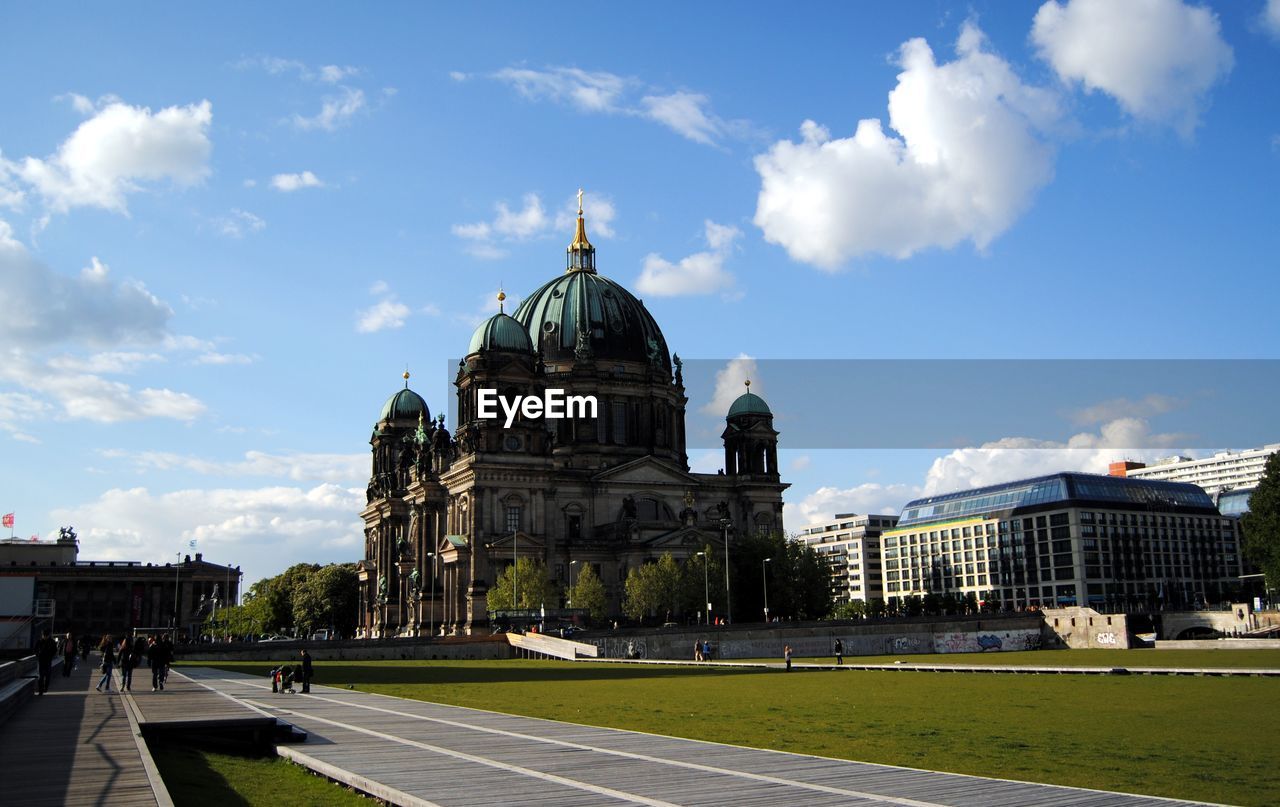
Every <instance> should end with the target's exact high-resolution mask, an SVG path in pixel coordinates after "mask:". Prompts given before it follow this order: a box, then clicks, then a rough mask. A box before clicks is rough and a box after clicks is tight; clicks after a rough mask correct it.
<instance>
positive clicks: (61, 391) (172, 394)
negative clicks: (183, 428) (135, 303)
mask: <svg viewBox="0 0 1280 807" xmlns="http://www.w3.org/2000/svg"><path fill="white" fill-rule="evenodd" d="M3 358H4V361H3V366H0V382H8V383H11V384H15V385H17V386H20V387H22V388H23V389H25V390H26V391H27V392H28V393H35V394H38V395H40V396H43V399H44V400H51V401H53V402H55V403H56V404H57V405H58V406H59V407H60V410H61V412H60V414H61V416H62V417H66V418H70V419H73V420H87V421H91V422H95V423H120V422H125V421H134V420H144V419H149V418H165V419H171V420H181V421H190V420H194V419H195V418H197V417H199V416H200V415H202V414H203V413H204V411H205V408H206V407H205V405H204V403H202V402H201V401H200V400H199V399H197V398H195V397H193V396H191V395H189V394H187V393H185V392H177V391H174V390H171V389H167V388H159V389H157V388H154V387H144V388H142V389H135V388H133V387H132V386H130V385H128V384H126V383H124V382H122V381H117V380H113V379H110V378H106V377H104V376H105V373H94V372H88V371H87V370H86V369H84V368H75V367H71V366H64V367H62V368H59V367H56V366H54V362H55V361H57V360H56V359H55V360H51V361H42V360H40V359H38V358H36V357H33V356H30V355H28V354H26V353H25V352H23V351H22V350H20V349H13V350H10V351H9V352H8V353H7V354H5V355H4V356H3Z"/></svg>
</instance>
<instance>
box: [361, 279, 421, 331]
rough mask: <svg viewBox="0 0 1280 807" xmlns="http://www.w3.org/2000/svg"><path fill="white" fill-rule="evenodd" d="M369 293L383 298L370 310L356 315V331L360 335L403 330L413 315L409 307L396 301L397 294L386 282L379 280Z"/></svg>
mask: <svg viewBox="0 0 1280 807" xmlns="http://www.w3.org/2000/svg"><path fill="white" fill-rule="evenodd" d="M369 293H370V294H372V295H374V296H381V297H382V299H381V300H379V301H378V302H376V303H374V304H373V305H371V306H369V307H368V308H366V309H364V310H362V311H359V312H357V313H356V331H358V332H359V333H377V332H378V331H385V330H394V329H396V328H403V327H404V321H405V320H406V319H408V318H409V315H410V314H411V313H412V311H411V310H410V308H409V306H407V305H405V304H404V303H402V302H400V301H399V300H397V299H396V295H395V292H393V291H392V290H391V287H390V286H388V285H387V283H386V281H383V280H379V281H377V282H376V283H374V284H373V285H372V286H371V287H370V288H369Z"/></svg>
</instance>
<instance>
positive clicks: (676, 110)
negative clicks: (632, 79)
mask: <svg viewBox="0 0 1280 807" xmlns="http://www.w3.org/2000/svg"><path fill="white" fill-rule="evenodd" d="M640 103H641V104H642V105H643V107H644V109H645V111H646V112H647V113H648V115H649V117H651V118H653V119H654V120H656V121H657V122H659V123H661V124H663V125H664V126H666V127H667V128H669V129H671V130H672V131H675V132H677V133H679V134H681V135H684V136H685V137H687V138H689V139H690V140H692V141H694V142H695V143H705V144H706V145H713V144H714V143H715V142H716V139H717V138H718V137H719V136H720V134H721V131H722V126H721V124H720V122H719V121H718V120H717V119H716V118H715V116H714V115H712V114H711V113H709V112H708V111H707V106H708V104H709V103H710V101H709V99H708V98H707V96H705V95H701V94H699V93H692V92H674V93H671V94H670V95H646V96H645V97H644V98H641V99H640Z"/></svg>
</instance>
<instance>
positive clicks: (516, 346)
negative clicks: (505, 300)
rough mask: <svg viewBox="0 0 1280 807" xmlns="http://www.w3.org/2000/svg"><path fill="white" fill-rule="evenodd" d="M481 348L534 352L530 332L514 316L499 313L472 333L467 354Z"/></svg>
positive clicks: (476, 351)
mask: <svg viewBox="0 0 1280 807" xmlns="http://www.w3.org/2000/svg"><path fill="white" fill-rule="evenodd" d="M480 350H506V351H514V352H517V353H532V352H533V343H532V342H531V341H529V332H528V331H526V330H525V329H524V326H523V325H521V324H520V323H519V322H518V321H517V320H516V319H515V318H514V317H512V316H511V315H509V314H503V313H498V314H494V315H493V316H491V317H489V318H488V319H486V320H485V321H484V322H482V323H480V327H478V328H476V331H475V333H473V334H472V335H471V344H470V345H469V346H468V347H467V355H468V356H470V355H471V354H472V353H478V352H479V351H480Z"/></svg>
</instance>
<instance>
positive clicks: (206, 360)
mask: <svg viewBox="0 0 1280 807" xmlns="http://www.w3.org/2000/svg"><path fill="white" fill-rule="evenodd" d="M257 360H258V357H257V356H250V355H248V354H245V353H219V352H217V351H210V352H208V353H201V354H200V355H199V356H197V357H196V364H214V365H222V364H253V363H254V362H255V361H257Z"/></svg>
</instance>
